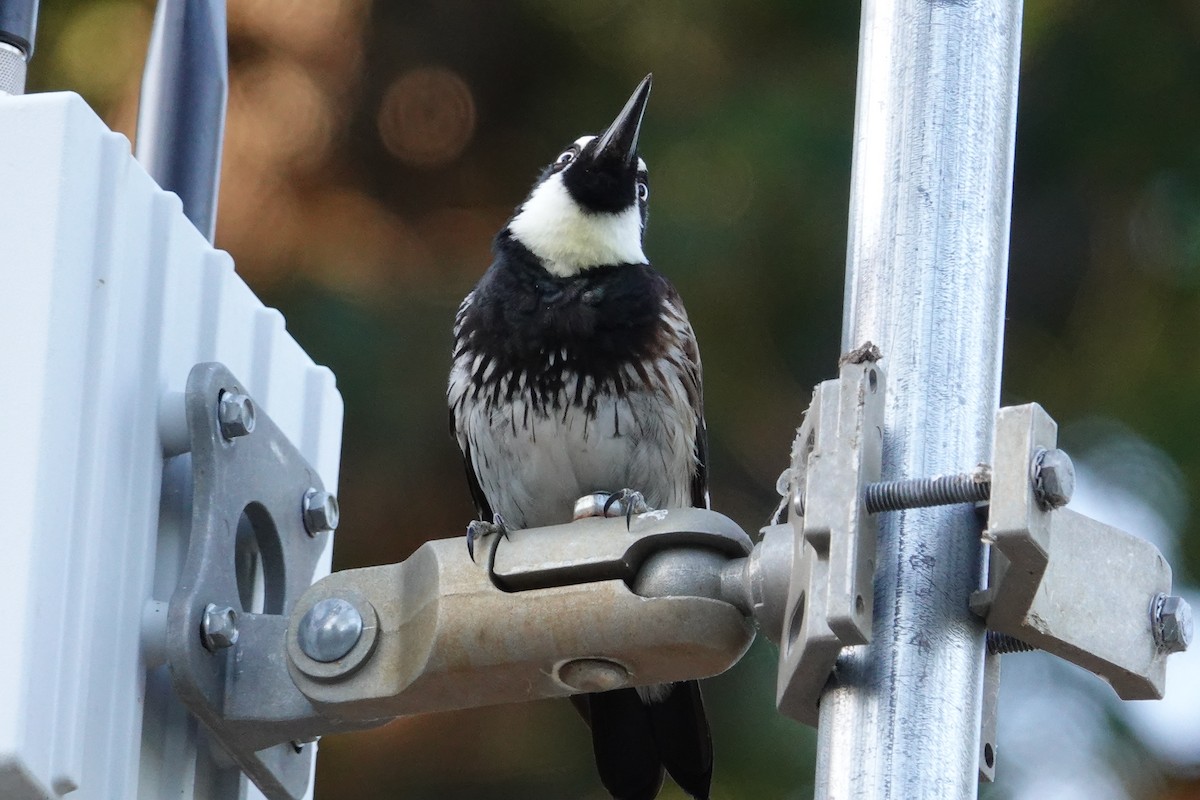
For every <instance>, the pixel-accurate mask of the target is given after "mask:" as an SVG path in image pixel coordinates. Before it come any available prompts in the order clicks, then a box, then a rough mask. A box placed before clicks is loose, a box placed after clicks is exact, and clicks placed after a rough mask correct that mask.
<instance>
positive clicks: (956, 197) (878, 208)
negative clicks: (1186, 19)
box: [816, 0, 1021, 800]
mask: <svg viewBox="0 0 1200 800" xmlns="http://www.w3.org/2000/svg"><path fill="white" fill-rule="evenodd" d="M862 14H863V17H862V30H861V34H860V51H859V67H858V104H857V112H856V118H855V141H854V168H853V179H852V190H851V199H850V237H849V246H848V253H847V274H846V295H845V310H844V314H845V316H844V323H843V333H842V345H843V348H844V349H846V350H849V349H850V348H852V347H855V346H857V345H860V344H862V343H863V342H864V341H866V340H871V341H873V342H875V343H876V344H877V345H879V347H880V348H881V350H882V351H883V357H884V361H883V364H884V367H885V369H886V370H887V376H888V380H887V399H886V406H885V407H886V411H885V430H884V453H883V479H884V480H892V479H898V478H905V477H922V476H928V475H938V474H944V473H956V472H963V471H969V470H970V469H971V468H972V467H974V466H975V464H977V463H978V462H981V461H988V460H989V459H990V455H991V448H992V425H993V416H994V414H995V410H996V408H997V404H998V402H999V391H1000V364H1001V350H1002V338H1003V331H1004V292H1005V281H1006V266H1007V260H1008V230H1009V209H1010V205H1011V193H1012V169H1013V143H1014V138H1015V131H1016V99H1017V69H1018V60H1019V51H1020V25H1021V0H973V1H972V2H969V3H967V2H937V1H936V0H865V2H864V3H863V12H862ZM979 533H980V525H979V522H978V521H977V520H976V518H975V515H974V512H973V511H972V509H971V508H970V507H967V506H948V507H943V508H930V509H920V510H914V511H904V512H899V513H892V514H884V515H881V516H880V529H879V547H878V556H877V562H876V563H877V567H876V575H875V627H874V632H873V639H872V643H871V644H870V645H866V646H863V647H854V648H847V649H846V650H845V651H844V652H843V655H842V656H841V657H840V658H839V660H838V663H837V668H836V671H835V675H834V680H833V682H832V683H831V686H830V688H829V689H827V690H826V692H825V694H824V696H823V697H822V701H821V707H820V726H819V734H818V756H817V792H816V796H817V797H818V798H837V800H846V798H898V799H899V798H903V799H904V800H912V799H913V798H938V799H939V800H945V799H946V798H970V797H974V796H975V795H976V790H977V780H978V778H977V774H978V773H977V765H978V752H979V726H980V714H981V712H980V707H981V701H982V697H981V693H982V684H983V661H984V636H983V625H982V624H981V623H980V622H979V621H978V620H977V619H975V618H973V617H972V616H971V614H970V612H969V611H968V609H967V602H968V597H969V595H970V593H971V592H972V591H973V590H975V589H977V588H979V587H980V585H981V579H982V575H983V570H984V563H985V556H984V552H983V549H982V546H981V544H980V541H979Z"/></svg>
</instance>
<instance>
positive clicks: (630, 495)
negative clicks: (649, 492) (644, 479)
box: [604, 489, 650, 530]
mask: <svg viewBox="0 0 1200 800" xmlns="http://www.w3.org/2000/svg"><path fill="white" fill-rule="evenodd" d="M618 503H619V504H620V506H619V507H618V509H617V511H616V513H614V514H611V516H614V517H616V516H620V515H621V513H622V512H624V514H625V529H626V530H628V529H629V527H630V525H631V524H632V523H633V515H634V514H645V513H646V512H647V511H649V510H650V506H648V505H646V498H645V497H643V496H642V493H641V492H639V491H637V490H636V489H622V490H621V491H619V492H613V493H612V494H611V495H609V497H608V500H606V501H604V516H606V517H607V516H610V514H609V513H608V512H609V509H611V508H612V507H613V506H614V505H617V504H618Z"/></svg>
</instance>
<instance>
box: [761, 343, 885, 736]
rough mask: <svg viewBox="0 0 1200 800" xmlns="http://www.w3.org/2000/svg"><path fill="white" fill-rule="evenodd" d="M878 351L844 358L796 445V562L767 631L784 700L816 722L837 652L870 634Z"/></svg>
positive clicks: (790, 711)
mask: <svg viewBox="0 0 1200 800" xmlns="http://www.w3.org/2000/svg"><path fill="white" fill-rule="evenodd" d="M877 357H878V356H874V357H868V358H863V359H861V360H859V361H858V362H857V363H855V362H848V363H843V365H842V367H841V369H840V371H839V376H838V378H837V379H836V380H830V381H825V382H823V383H821V384H820V385H819V386H817V389H816V391H815V392H814V394H813V400H812V404H811V405H810V406H809V408H808V413H807V415H806V416H805V418H804V423H803V424H802V425H801V426H800V430H799V432H798V433H797V434H796V439H795V443H794V444H793V446H792V462H791V467H790V470H789V474H790V478H789V490H788V491H789V497H790V498H791V502H790V503H789V506H790V512H789V526H790V527H791V529H792V532H793V541H794V543H793V548H794V549H793V554H792V559H791V560H792V563H794V564H795V565H796V567H797V568H796V569H790V570H789V571H790V573H791V579H790V586H789V589H788V593H787V603H786V606H785V607H784V613H783V615H782V622H783V625H782V626H781V627H780V628H778V629H768V630H767V634H768V636H770V637H771V638H772V639H774V640H775V641H776V642H779V676H778V684H777V690H776V703H777V705H778V707H779V710H780V711H782V712H783V713H785V714H787V715H788V716H790V717H792V718H793V719H796V720H799V721H801V722H804V723H807V724H809V725H816V724H817V703H818V701H819V700H820V696H821V690H822V689H823V688H824V686H825V682H826V680H827V679H828V677H829V674H830V673H831V672H832V670H833V665H834V662H835V661H836V659H837V655H838V652H839V651H840V650H841V649H842V647H844V646H846V645H853V644H865V643H866V642H868V641H869V640H870V636H871V624H872V619H873V614H872V608H873V600H874V578H875V538H876V531H877V525H876V523H875V521H874V519H873V518H872V517H871V515H870V514H869V513H868V511H867V505H866V487H867V486H868V485H869V484H872V483H875V482H877V481H878V480H879V472H880V464H881V460H882V447H883V403H884V374H883V370H881V369H880V368H879V366H878V364H876V363H875V360H874V359H875V358H877ZM777 527H779V526H777ZM771 535H772V534H771V532H770V530H769V532H768V536H771ZM775 535H779V534H778V533H776V534H775ZM789 566H790V565H789Z"/></svg>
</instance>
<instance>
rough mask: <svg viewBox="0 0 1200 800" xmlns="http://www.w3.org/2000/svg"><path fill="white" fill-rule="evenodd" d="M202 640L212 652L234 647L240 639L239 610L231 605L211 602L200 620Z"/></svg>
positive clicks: (206, 648) (205, 646) (205, 647)
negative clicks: (235, 609)
mask: <svg viewBox="0 0 1200 800" xmlns="http://www.w3.org/2000/svg"><path fill="white" fill-rule="evenodd" d="M200 640H201V642H202V643H203V644H204V649H205V650H208V651H210V652H214V653H215V652H216V651H218V650H224V649H225V648H227V647H232V646H233V645H234V644H236V643H237V640H238V629H237V612H236V611H234V610H233V609H232V608H230V607H229V606H219V605H217V604H216V603H209V604H208V605H207V606H205V607H204V617H203V618H202V619H201V621H200Z"/></svg>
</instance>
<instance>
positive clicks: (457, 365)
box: [446, 292, 492, 522]
mask: <svg viewBox="0 0 1200 800" xmlns="http://www.w3.org/2000/svg"><path fill="white" fill-rule="evenodd" d="M474 296H475V293H474V292H471V293H470V294H468V295H467V296H466V297H465V298H463V301H462V305H460V306H459V307H458V313H457V314H456V315H455V317H454V353H453V356H452V358H453V366H452V367H451V369H450V385H449V386H448V387H447V388H446V403H447V405H448V406H449V410H450V435H451V436H453V437H454V440H455V441H456V442H458V449H459V450H461V451H462V456H463V466H464V467H465V468H466V472H467V486H468V487H469V488H470V490H471V500H473V501H474V503H475V510H476V511H477V512H478V513H479V518H480V519H481V520H484V521H485V522H490V521H491V519H492V505H491V503H489V502H488V499H487V495H485V494H484V493H483V486H482V485H481V484H480V482H479V473H478V472H477V471H476V468H475V460H474V458H472V456H471V441H470V437H469V436H468V435H467V431H466V425H465V424H464V423H465V420H464V419H462V418H461V417H462V415H463V414H464V413H465V411H466V399H467V392H468V391H469V390H470V388H471V373H470V364H469V363H467V360H468V359H469V357H468V356H466V355H464V353H465V345H466V343H465V342H464V341H463V339H462V336H463V321H464V320H465V319H466V314H467V309H469V308H470V307H471V303H472V301H473V299H474Z"/></svg>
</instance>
